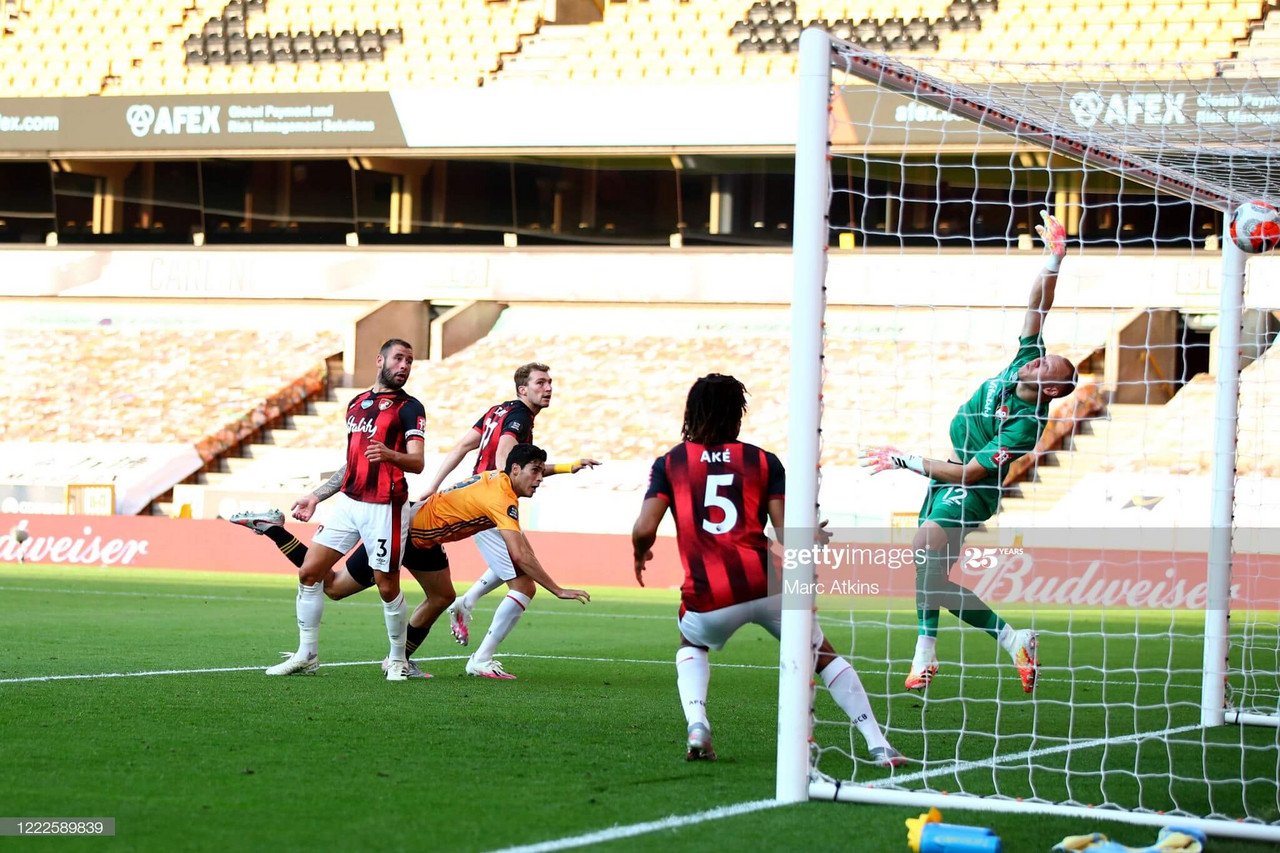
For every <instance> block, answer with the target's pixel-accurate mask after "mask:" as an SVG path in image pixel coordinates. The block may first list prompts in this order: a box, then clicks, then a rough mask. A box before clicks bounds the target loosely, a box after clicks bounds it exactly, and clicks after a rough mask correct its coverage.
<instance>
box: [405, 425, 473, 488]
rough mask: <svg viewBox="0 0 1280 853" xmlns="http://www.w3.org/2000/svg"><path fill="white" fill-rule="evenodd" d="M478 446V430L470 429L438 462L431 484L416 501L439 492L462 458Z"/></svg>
mask: <svg viewBox="0 0 1280 853" xmlns="http://www.w3.org/2000/svg"><path fill="white" fill-rule="evenodd" d="M479 446H480V430H478V429H476V428H475V427H472V428H471V429H469V430H467V433H466V435H464V436H463V437H462V438H460V439H458V443H457V444H455V445H454V446H453V447H451V448H449V452H448V453H446V454H445V455H444V459H443V460H441V462H440V467H439V468H437V469H436V473H435V476H433V477H432V478H431V482H430V483H429V484H428V485H427V490H426V491H425V492H423V493H422V496H421V497H419V498H418V500H420V501H421V500H426V499H427V498H429V497H431V496H432V495H434V494H435V493H436V492H438V491H439V490H440V485H441V484H442V483H443V482H444V479H445V477H448V476H449V474H450V472H452V471H453V469H454V468H457V467H458V463H459V462H461V461H462V457H464V456H466V455H467V454H468V453H470V452H471V451H473V450H475V449H476V448H477V447H479Z"/></svg>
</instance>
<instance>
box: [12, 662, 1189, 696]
mask: <svg viewBox="0 0 1280 853" xmlns="http://www.w3.org/2000/svg"><path fill="white" fill-rule="evenodd" d="M502 656H503V657H504V658H525V659H528V660H552V661H575V662H580V663H610V664H612V663H630V664H641V665H645V666H671V665H672V662H671V661H670V660H648V659H644V658H619V657H588V656H585V655H540V654H530V653H522V652H509V653H504V654H503V655H502ZM465 659H466V655H439V656H435V657H418V656H414V660H417V661H438V660H441V661H442V660H465ZM374 663H381V661H335V662H332V663H323V664H321V666H322V667H323V666H364V665H367V664H374ZM713 666H714V667H715V668H716V669H753V670H777V667H776V666H774V665H771V664H759V663H722V662H719V661H717V662H716V663H714V664H713ZM256 669H265V667H261V666H223V667H204V668H197V669H155V670H144V671H140V672H90V673H75V674H68V675H31V676H26V677H22V678H0V684H25V683H32V682H44V681H85V680H92V679H95V678H144V677H148V676H156V675H205V674H213V673H219V672H252V671H253V670H256ZM858 672H859V673H860V674H861V675H862V676H863V677H866V678H870V677H872V676H882V675H886V674H888V673H889V670H887V669H871V668H869V667H865V666H863V667H859V668H858ZM965 678H968V679H972V680H975V681H998V680H1000V679H999V677H998V676H994V675H966V676H965ZM1044 681H1045V682H1046V683H1050V682H1049V679H1044ZM1076 683H1077V684H1101V683H1102V682H1100V681H1087V682H1086V681H1084V680H1082V679H1076ZM1169 686H1170V687H1180V686H1184V685H1175V684H1171V685H1169ZM1186 686H1188V687H1191V686H1194V687H1195V689H1196V690H1199V689H1200V688H1199V686H1198V685H1186ZM954 698H955V699H961V698H963V697H954ZM940 701H949V700H940Z"/></svg>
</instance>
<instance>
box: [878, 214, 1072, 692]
mask: <svg viewBox="0 0 1280 853" xmlns="http://www.w3.org/2000/svg"><path fill="white" fill-rule="evenodd" d="M1040 215H1041V217H1042V218H1043V219H1044V225H1037V226H1036V233H1038V234H1039V235H1040V237H1041V239H1042V240H1044V243H1045V247H1046V248H1047V249H1048V251H1049V260H1048V262H1047V263H1046V264H1045V267H1044V269H1043V270H1041V271H1040V274H1039V275H1038V276H1037V277H1036V281H1035V285H1034V286H1033V287H1032V288H1031V298H1030V300H1029V302H1028V306H1027V315H1026V320H1025V321H1024V322H1023V324H1022V335H1021V337H1019V339H1018V353H1017V355H1015V356H1014V357H1013V361H1011V362H1009V366H1008V367H1006V368H1005V369H1004V370H1003V371H1001V372H1000V374H999V375H997V376H993V377H992V378H990V379H988V380H986V381H985V382H983V383H982V384H981V385H979V386H978V388H977V390H976V391H974V392H973V395H972V396H970V397H969V399H968V400H966V401H965V402H964V403H963V404H961V406H960V408H959V409H958V410H957V411H956V414H955V417H954V418H952V419H951V430H950V437H951V445H952V447H953V448H954V449H953V451H952V459H951V461H946V462H944V461H942V460H940V459H926V458H923V457H920V456H913V455H911V454H907V453H903V452H901V451H899V450H897V449H896V448H893V447H879V448H873V449H869V450H865V451H863V453H862V457H861V460H860V462H861V464H862V465H864V466H867V467H870V468H872V473H873V474H879V473H880V472H882V471H890V470H893V469H894V468H905V469H907V470H908V471H914V472H915V473H917V474H923V475H924V476H926V477H928V478H929V491H928V493H927V494H926V495H925V499H924V505H923V506H922V507H921V508H920V521H919V525H920V526H919V529H918V530H917V531H916V535H915V539H914V540H912V548H913V549H914V551H915V554H916V620H917V636H916V651H915V657H914V658H913V659H912V661H911V672H910V674H909V675H908V676H907V681H906V687H907V689H908V690H920V689H923V688H925V687H928V686H929V682H930V681H932V680H933V677H934V675H935V674H936V673H937V671H938V657H937V654H936V651H935V646H936V644H937V639H938V612H939V609H940V608H942V607H945V608H947V609H948V610H950V611H951V612H952V613H954V614H956V616H957V617H959V618H960V620H961V621H963V622H967V623H969V624H970V625H972V626H974V627H975V628H981V629H982V630H983V631H986V632H987V633H988V634H990V635H991V637H992V638H993V639H995V640H996V641H997V642H998V643H999V644H1000V646H1001V647H1002V648H1004V650H1005V651H1007V652H1008V653H1009V655H1010V656H1011V657H1012V658H1013V661H1014V663H1015V664H1016V665H1017V667H1018V675H1019V676H1020V677H1021V678H1022V689H1023V690H1024V691H1026V692H1027V693H1030V692H1031V691H1032V689H1033V688H1034V687H1035V683H1036V667H1037V666H1038V665H1039V661H1038V659H1037V652H1036V634H1035V632H1034V631H1032V630H1030V629H1023V630H1016V629H1014V627H1013V626H1011V625H1010V624H1009V623H1007V622H1005V621H1004V620H1003V619H1001V618H1000V617H999V616H998V615H996V614H995V613H994V612H992V610H991V608H989V607H987V605H986V604H984V603H983V602H982V600H981V599H979V598H978V596H976V595H974V594H973V593H972V592H970V591H969V590H968V589H966V588H964V587H962V586H960V585H959V584H957V583H955V582H954V581H952V580H951V579H950V578H949V577H948V574H949V572H950V570H951V566H952V564H953V563H954V562H955V560H956V558H957V557H958V556H959V555H960V545H961V543H962V542H963V541H964V537H965V536H966V535H967V534H968V532H969V531H971V530H973V529H974V528H976V527H977V526H978V525H980V524H982V523H983V522H984V521H986V520H987V519H989V518H990V517H991V516H992V515H994V514H995V512H996V510H997V508H998V507H999V505H1000V490H1001V484H1002V483H1003V481H1004V478H1005V474H1006V473H1007V472H1008V466H1009V464H1010V463H1011V462H1013V460H1015V459H1017V458H1018V457H1019V456H1022V455H1024V454H1026V453H1029V452H1031V451H1032V450H1034V449H1035V446H1036V442H1037V441H1039V439H1040V433H1041V432H1042V431H1043V430H1044V425H1045V422H1046V421H1047V419H1048V415H1049V402H1050V401H1051V400H1056V399H1059V398H1061V397H1065V396H1066V395H1067V394H1070V393H1071V391H1072V390H1073V389H1074V388H1075V385H1076V378H1077V376H1076V369H1075V367H1074V366H1073V365H1072V364H1071V362H1070V361H1069V360H1067V359H1066V358H1063V357H1062V356H1060V355H1048V354H1046V353H1045V349H1044V341H1043V339H1042V338H1041V335H1040V328H1041V326H1042V325H1043V323H1044V317H1045V315H1046V314H1048V313H1049V309H1050V308H1052V307H1053V292H1054V287H1055V286H1056V285H1057V282H1058V269H1059V267H1060V266H1061V264H1062V259H1063V257H1064V256H1065V255H1066V251H1067V248H1066V230H1065V229H1064V228H1063V227H1062V225H1061V224H1060V223H1059V222H1058V220H1056V219H1054V218H1053V217H1052V216H1050V215H1049V213H1048V211H1044V212H1042V213H1041V214H1040Z"/></svg>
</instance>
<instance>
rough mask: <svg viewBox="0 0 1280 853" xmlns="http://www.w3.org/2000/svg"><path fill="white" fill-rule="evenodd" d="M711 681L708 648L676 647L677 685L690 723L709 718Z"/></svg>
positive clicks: (685, 716) (709, 724)
mask: <svg viewBox="0 0 1280 853" xmlns="http://www.w3.org/2000/svg"><path fill="white" fill-rule="evenodd" d="M710 682H711V663H710V661H708V660H707V650H706V649H695V648H694V647H693V646H681V647H680V648H678V649H676V687H677V688H678V689H679V690H680V707H682V708H683V709H684V718H685V720H686V721H688V723H689V725H691V726H692V725H693V724H694V723H702V724H703V725H704V726H706V727H707V728H711V723H710V721H709V720H707V685H708V684H709V683H710Z"/></svg>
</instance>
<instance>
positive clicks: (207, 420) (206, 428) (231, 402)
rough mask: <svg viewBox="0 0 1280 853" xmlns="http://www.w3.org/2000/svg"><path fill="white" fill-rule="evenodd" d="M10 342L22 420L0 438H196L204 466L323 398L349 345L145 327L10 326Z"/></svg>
mask: <svg viewBox="0 0 1280 853" xmlns="http://www.w3.org/2000/svg"><path fill="white" fill-rule="evenodd" d="M5 344H6V345H5V346H4V347H3V349H0V364H2V365H3V368H4V370H3V374H2V375H3V377H4V378H3V379H0V387H3V389H4V395H5V398H6V399H8V400H10V401H12V403H13V405H14V407H15V409H16V410H19V411H22V412H23V417H22V418H21V419H20V420H9V421H6V422H5V423H4V424H3V425H0V440H3V441H57V440H66V441H81V442H88V441H100V442H143V443H148V442H150V443H179V442H183V443H185V442H190V443H191V444H193V445H195V446H196V448H197V450H198V451H199V453H200V456H201V458H202V459H204V460H205V461H206V462H211V461H213V460H215V459H216V458H217V457H218V456H219V455H220V454H223V453H226V452H227V451H229V450H231V449H233V448H235V447H236V446H237V445H239V444H240V443H241V442H244V441H246V440H249V439H250V438H251V437H252V436H254V435H256V434H258V433H260V432H261V431H262V430H263V429H266V428H269V427H271V426H273V425H279V424H280V423H281V422H282V419H283V417H284V416H285V415H286V414H287V413H288V412H290V411H292V410H293V409H295V408H297V407H299V406H300V405H301V404H302V403H303V401H304V400H306V399H307V398H308V397H313V396H316V395H318V394H320V393H322V392H323V390H324V388H325V383H326V381H327V372H326V366H325V360H326V358H327V357H328V356H330V355H332V354H333V353H335V352H337V351H339V350H341V348H342V343H341V339H340V337H339V336H338V335H334V334H327V333H324V332H315V331H310V330H308V331H305V332H288V331H226V330H217V331H208V330H192V329H157V328H137V327H131V328H110V327H104V328H97V329H45V328H40V329H35V328H33V329H29V330H23V329H6V330H5ZM33 377H39V378H40V379H41V381H34V382H33V381H32V378H33ZM69 398H72V399H74V401H75V405H74V406H73V407H71V406H68V399H69Z"/></svg>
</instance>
